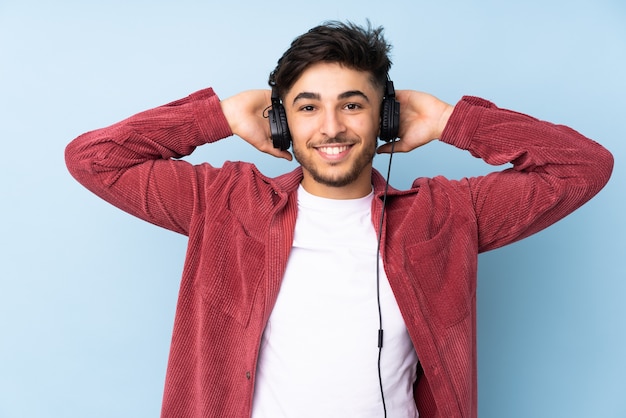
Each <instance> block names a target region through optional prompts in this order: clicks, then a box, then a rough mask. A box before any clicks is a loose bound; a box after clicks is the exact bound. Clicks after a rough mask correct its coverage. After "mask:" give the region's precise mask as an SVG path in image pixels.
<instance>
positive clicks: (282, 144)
mask: <svg viewBox="0 0 626 418" xmlns="http://www.w3.org/2000/svg"><path fill="white" fill-rule="evenodd" d="M268 117H269V120H270V133H271V135H272V143H273V144H274V148H278V149H280V150H283V151H284V150H287V149H289V147H290V146H291V133H290V132H289V125H288V124H287V114H286V113H285V108H284V107H283V105H282V104H280V103H274V104H273V105H272V108H271V109H270V110H269V112H268Z"/></svg>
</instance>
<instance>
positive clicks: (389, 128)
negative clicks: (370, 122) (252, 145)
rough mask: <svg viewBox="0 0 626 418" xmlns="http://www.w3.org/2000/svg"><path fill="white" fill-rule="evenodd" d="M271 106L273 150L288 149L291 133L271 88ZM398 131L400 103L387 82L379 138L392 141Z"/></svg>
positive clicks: (391, 83) (273, 88) (281, 107)
mask: <svg viewBox="0 0 626 418" xmlns="http://www.w3.org/2000/svg"><path fill="white" fill-rule="evenodd" d="M271 100H272V105H271V108H270V109H269V110H268V112H267V116H268V119H269V121H270V132H271V135H272V142H273V144H274V148H278V149H280V150H283V151H284V150H286V149H289V147H290V146H291V133H290V132H289V125H288V124H287V114H286V112H285V108H284V107H283V104H282V103H281V101H280V97H278V89H277V88H276V86H272V98H271ZM399 129H400V103H399V102H398V101H397V100H396V91H395V89H394V87H393V81H391V80H387V84H386V85H385V94H384V96H383V103H382V106H381V108H380V134H379V136H378V137H379V138H380V139H381V140H383V141H385V142H390V141H393V140H394V139H396V138H397V137H398V131H399Z"/></svg>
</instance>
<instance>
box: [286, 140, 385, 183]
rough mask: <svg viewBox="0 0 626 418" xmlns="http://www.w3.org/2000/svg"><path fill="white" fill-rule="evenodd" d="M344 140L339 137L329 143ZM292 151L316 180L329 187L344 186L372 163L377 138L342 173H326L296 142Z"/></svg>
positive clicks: (330, 164) (333, 164) (354, 179)
mask: <svg viewBox="0 0 626 418" xmlns="http://www.w3.org/2000/svg"><path fill="white" fill-rule="evenodd" d="M342 142H346V141H341V140H339V139H336V140H333V141H328V143H333V144H338V143H339V144H340V143H342ZM309 149H312V148H309ZM292 151H293V155H294V157H295V158H296V161H298V163H300V165H301V166H302V168H303V169H304V170H306V171H307V172H308V173H309V174H310V175H311V177H312V178H313V180H314V181H315V182H317V183H319V184H323V185H324V186H329V187H344V186H347V185H349V184H351V183H353V182H354V181H356V180H357V179H358V178H359V176H360V175H361V173H362V172H363V169H364V168H365V167H366V166H368V165H369V164H371V163H372V161H373V160H374V156H375V155H376V140H374V141H373V143H372V146H371V147H366V148H363V150H362V151H361V152H360V154H359V155H358V156H357V158H356V159H355V160H354V161H353V162H352V165H351V166H350V167H349V168H348V170H347V171H345V172H344V173H342V174H341V175H337V174H330V173H325V172H324V167H318V166H316V165H315V164H314V163H313V162H312V161H311V159H309V158H308V156H307V155H305V154H303V153H301V152H300V149H299V147H296V146H295V144H294V145H293V149H292ZM327 164H328V165H329V166H331V167H333V166H336V165H339V164H345V162H340V163H336V164H335V163H332V162H331V163H327Z"/></svg>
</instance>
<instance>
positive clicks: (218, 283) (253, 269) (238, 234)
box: [202, 210, 265, 326]
mask: <svg viewBox="0 0 626 418" xmlns="http://www.w3.org/2000/svg"><path fill="white" fill-rule="evenodd" d="M210 229H211V231H207V233H209V234H210V235H209V236H212V237H214V238H213V239H212V242H211V245H210V246H209V248H207V249H206V251H204V254H203V255H202V258H203V259H204V261H203V262H202V264H203V268H202V271H203V272H205V277H204V278H203V280H202V282H203V284H202V287H203V295H204V298H205V302H206V303H207V304H209V305H211V306H212V307H213V308H214V309H216V310H218V311H220V312H223V313H225V314H227V315H229V316H231V317H232V318H233V319H235V320H237V321H238V322H240V323H241V325H243V326H247V325H248V321H249V319H250V314H251V312H252V308H253V306H254V303H255V298H256V296H257V292H258V290H259V286H260V284H261V281H262V279H263V277H264V276H265V246H264V245H263V243H262V242H260V241H259V240H258V239H257V238H254V237H252V236H250V235H249V234H248V232H247V229H246V228H245V227H244V225H242V224H241V223H240V221H239V220H238V219H237V218H236V217H235V216H233V214H232V213H231V212H230V211H228V210H226V211H223V212H222V213H221V214H219V215H218V218H217V220H216V221H215V222H214V223H213V224H212V225H211V227H210Z"/></svg>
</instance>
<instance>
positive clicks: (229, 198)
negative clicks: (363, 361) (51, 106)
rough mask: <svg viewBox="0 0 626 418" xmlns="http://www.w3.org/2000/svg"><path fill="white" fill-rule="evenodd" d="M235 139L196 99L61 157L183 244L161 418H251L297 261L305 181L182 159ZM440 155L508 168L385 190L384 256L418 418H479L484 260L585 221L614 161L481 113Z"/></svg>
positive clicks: (470, 116)
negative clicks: (414, 367) (408, 344)
mask: <svg viewBox="0 0 626 418" xmlns="http://www.w3.org/2000/svg"><path fill="white" fill-rule="evenodd" d="M229 135H231V131H230V129H229V127H228V124H227V122H226V120H225V118H224V116H223V114H222V112H221V109H220V106H219V100H218V98H217V96H216V95H215V94H214V93H213V91H212V90H210V89H206V90H202V91H200V92H197V93H194V94H192V95H191V96H189V97H187V98H185V99H181V100H178V101H176V102H173V103H170V104H168V105H165V106H162V107H159V108H156V109H152V110H149V111H146V112H143V113H140V114H137V115H135V116H133V117H131V118H129V119H126V120H125V121H122V122H120V123H117V124H115V125H113V126H110V127H108V128H104V129H100V130H96V131H93V132H89V133H86V134H84V135H81V136H80V137H78V138H77V139H75V140H74V141H73V142H72V143H71V144H69V145H68V147H67V149H66V161H67V165H68V168H69V170H70V171H71V173H72V175H74V177H75V178H76V179H77V180H78V181H80V182H81V183H82V184H83V185H85V187H87V188H88V189H89V190H91V191H93V192H94V193H96V194H98V195H99V196H101V197H102V198H103V199H105V200H107V201H108V202H110V203H112V204H114V205H116V206H118V207H120V208H121V209H123V210H125V211H127V212H129V213H131V214H133V215H135V216H138V217H140V218H142V219H145V220H146V221H148V222H152V223H154V224H156V225H159V226H162V227H164V228H168V229H171V230H173V231H176V232H179V233H182V234H186V235H188V236H189V244H188V251H187V256H186V261H185V268H184V271H183V277H182V281H181V287H180V293H179V300H178V306H177V312H176V318H175V324H174V331H173V337H172V344H171V350H170V359H169V363H168V370H167V378H166V383H165V391H164V398H163V407H162V416H163V417H171V418H184V417H220V418H222V417H249V416H250V410H251V404H252V396H253V390H254V381H255V369H256V361H257V355H258V349H259V343H260V340H261V334H262V332H263V329H264V327H265V324H266V322H267V319H268V317H269V314H270V312H271V310H272V307H273V305H274V302H275V300H276V296H277V294H278V291H279V288H280V283H281V278H282V275H283V272H284V269H285V265H286V263H287V258H288V256H289V252H290V248H291V243H292V239H293V230H294V225H295V221H296V214H297V207H296V189H297V186H298V184H299V182H300V180H301V178H302V172H301V169H296V170H295V171H293V172H292V173H288V174H285V175H283V176H281V177H278V178H267V177H265V176H263V175H262V174H261V173H259V171H258V170H257V169H256V168H255V167H254V166H253V165H251V164H247V163H240V162H235V163H232V162H227V163H225V164H224V166H223V167H222V168H214V167H212V166H210V165H208V164H202V165H197V166H193V165H191V164H189V163H187V162H185V161H182V160H177V159H176V158H179V157H181V156H184V155H188V154H190V153H191V152H192V151H193V150H194V149H195V147H196V146H200V145H202V144H205V143H209V142H214V141H217V140H219V139H221V138H224V137H227V136H229ZM441 139H442V141H445V142H447V143H449V144H451V145H453V146H456V147H458V148H461V149H465V150H468V151H469V152H470V153H471V154H473V155H474V156H476V157H479V158H482V159H483V160H485V161H487V162H488V163H490V164H504V163H507V162H511V163H513V168H508V169H505V170H503V171H501V172H495V173H492V174H489V175H487V176H482V177H477V178H466V179H462V180H458V181H452V180H448V179H445V178H443V177H436V178H433V179H428V178H420V179H417V180H415V182H414V184H413V187H412V188H411V189H410V190H407V191H397V190H393V189H391V191H390V193H389V198H388V209H387V212H386V221H385V223H384V226H383V228H384V229H383V240H384V245H383V247H382V256H383V260H384V268H385V271H386V273H387V276H388V278H389V282H390V284H391V287H392V289H393V291H394V294H395V296H396V299H397V301H398V304H399V306H400V310H401V312H402V315H403V317H404V320H405V322H406V325H407V328H408V330H409V334H410V336H411V339H412V341H413V344H414V346H415V348H416V350H417V353H418V356H419V359H420V362H421V367H422V368H423V375H422V377H421V378H420V379H419V381H418V382H417V383H416V385H415V397H416V403H417V406H418V408H419V412H420V417H422V418H454V417H464V418H468V417H470V418H475V417H476V416H477V388H476V273H477V255H478V253H479V252H482V251H487V250H490V249H494V248H497V247H500V246H502V245H506V244H508V243H511V242H514V241H516V240H519V239H522V238H524V237H526V236H528V235H531V234H533V233H535V232H538V231H540V230H541V229H543V228H545V227H547V226H548V225H550V224H552V223H554V222H556V221H558V220H559V219H561V218H562V217H564V216H566V215H567V214H569V213H571V212H572V211H574V210H575V209H576V208H578V207H580V206H581V205H582V204H584V203H585V202H586V201H588V200H589V199H590V198H591V197H592V196H594V195H595V194H596V193H597V192H598V191H599V190H600V189H601V188H602V187H603V186H604V185H605V184H606V182H607V181H608V179H609V177H610V174H611V171H612V167H613V158H612V156H611V154H610V153H609V152H608V151H606V150H605V149H604V148H602V147H601V146H600V145H598V144H596V143H595V142H593V141H591V140H589V139H586V138H584V137H583V136H582V135H580V134H578V133H577V132H575V131H573V130H571V129H569V128H567V127H564V126H558V125H553V124H550V123H547V122H542V121H538V120H536V119H534V118H531V117H529V116H526V115H523V114H520V113H515V112H511V111H507V110H503V109H499V108H497V107H496V106H495V105H493V104H492V103H490V102H488V101H485V100H482V99H479V98H475V97H465V98H463V99H462V100H461V101H460V102H459V103H458V104H457V105H456V107H455V110H454V112H453V114H452V117H451V119H450V121H449V123H448V126H447V127H446V129H445V131H444V133H443V136H442V138H441ZM372 182H373V184H374V188H375V193H376V195H377V197H378V198H376V199H374V203H373V207H372V219H373V221H374V220H377V219H378V218H379V216H380V213H381V199H380V197H381V195H382V190H383V187H384V179H383V178H382V177H381V176H380V175H379V174H378V173H377V172H374V174H373V177H372ZM374 225H375V227H376V228H377V227H378V223H377V222H374ZM302 378H303V379H306V376H302ZM329 378H332V376H329ZM294 384H295V385H297V382H294Z"/></svg>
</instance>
